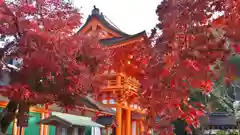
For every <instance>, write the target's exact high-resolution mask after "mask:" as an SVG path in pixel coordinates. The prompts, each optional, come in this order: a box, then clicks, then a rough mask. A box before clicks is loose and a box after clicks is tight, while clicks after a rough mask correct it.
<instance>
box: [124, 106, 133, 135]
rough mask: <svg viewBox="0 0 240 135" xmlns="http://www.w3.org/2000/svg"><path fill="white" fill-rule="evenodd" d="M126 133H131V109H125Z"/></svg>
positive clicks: (127, 134) (128, 134)
mask: <svg viewBox="0 0 240 135" xmlns="http://www.w3.org/2000/svg"><path fill="white" fill-rule="evenodd" d="M125 121H126V131H125V132H126V135H132V134H131V133H132V118H131V110H130V109H127V110H126V120H125Z"/></svg>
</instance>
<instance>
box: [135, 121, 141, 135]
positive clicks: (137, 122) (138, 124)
mask: <svg viewBox="0 0 240 135" xmlns="http://www.w3.org/2000/svg"><path fill="white" fill-rule="evenodd" d="M139 128H140V123H139V120H136V135H140V133H139Z"/></svg>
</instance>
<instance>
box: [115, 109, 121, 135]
mask: <svg viewBox="0 0 240 135" xmlns="http://www.w3.org/2000/svg"><path fill="white" fill-rule="evenodd" d="M116 111H117V112H116V124H117V127H116V135H122V108H121V106H120V105H117V108H116Z"/></svg>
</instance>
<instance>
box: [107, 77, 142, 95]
mask: <svg viewBox="0 0 240 135" xmlns="http://www.w3.org/2000/svg"><path fill="white" fill-rule="evenodd" d="M109 76H110V75H109ZM106 79H107V85H106V86H105V87H103V89H114V88H116V89H129V90H132V91H137V90H138V88H139V82H138V81H137V80H136V79H135V78H131V77H126V76H125V75H123V74H116V75H114V76H113V75H111V77H108V76H106Z"/></svg>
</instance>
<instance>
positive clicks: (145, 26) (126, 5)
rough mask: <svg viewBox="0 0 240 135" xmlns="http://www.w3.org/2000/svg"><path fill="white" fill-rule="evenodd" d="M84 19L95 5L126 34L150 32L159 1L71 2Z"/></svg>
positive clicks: (87, 0)
mask: <svg viewBox="0 0 240 135" xmlns="http://www.w3.org/2000/svg"><path fill="white" fill-rule="evenodd" d="M73 2H74V3H75V5H76V6H77V7H79V8H81V12H82V13H83V14H84V20H83V21H84V22H85V19H86V18H87V17H88V15H89V14H91V10H92V9H93V5H96V7H97V8H99V9H100V12H103V14H104V15H105V16H107V18H108V19H110V20H111V21H112V22H113V23H114V24H115V25H116V26H118V28H120V29H121V30H122V31H124V32H126V33H128V34H136V33H139V32H141V31H143V30H146V31H147V32H150V31H151V29H152V28H153V27H154V26H155V25H156V24H157V15H156V13H155V10H156V8H157V5H159V4H160V2H161V0H73Z"/></svg>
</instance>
